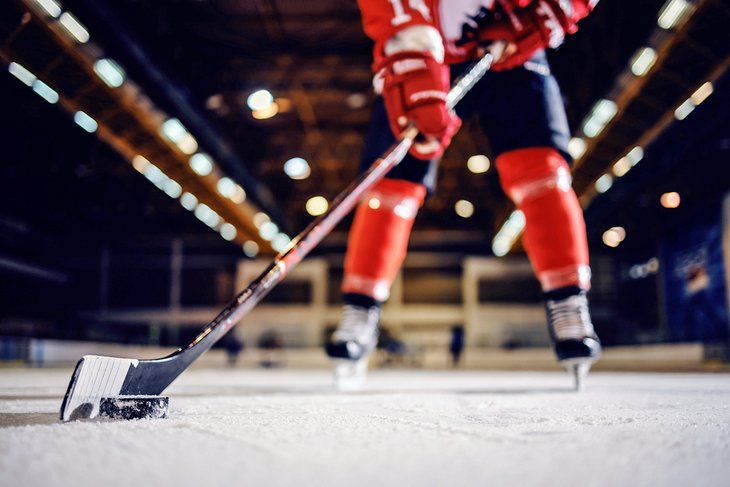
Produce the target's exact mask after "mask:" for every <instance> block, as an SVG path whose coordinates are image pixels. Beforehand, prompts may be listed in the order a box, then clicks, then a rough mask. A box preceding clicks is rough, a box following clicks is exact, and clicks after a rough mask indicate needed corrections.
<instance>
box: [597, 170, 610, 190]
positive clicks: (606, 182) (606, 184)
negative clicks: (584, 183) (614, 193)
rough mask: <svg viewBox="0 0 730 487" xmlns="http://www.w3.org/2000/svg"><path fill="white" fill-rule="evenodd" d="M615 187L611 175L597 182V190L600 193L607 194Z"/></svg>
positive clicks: (606, 175)
mask: <svg viewBox="0 0 730 487" xmlns="http://www.w3.org/2000/svg"><path fill="white" fill-rule="evenodd" d="M611 186H613V176H611V175H610V174H604V175H603V176H601V177H600V178H598V179H597V180H596V183H595V188H596V191H598V192H599V193H605V192H606V191H608V190H609V189H611Z"/></svg>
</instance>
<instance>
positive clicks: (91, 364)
mask: <svg viewBox="0 0 730 487" xmlns="http://www.w3.org/2000/svg"><path fill="white" fill-rule="evenodd" d="M138 363H139V361H138V360H136V359H128V358H113V357H100V356H98V355H86V356H85V357H84V361H83V363H82V364H81V370H80V371H79V375H78V377H77V378H76V384H75V385H74V388H73V391H72V392H71V396H70V397H69V400H68V404H67V405H66V410H65V411H64V417H63V419H64V421H67V420H68V419H69V417H70V415H71V413H72V412H73V411H74V410H75V409H76V408H77V407H79V406H80V405H82V404H85V403H89V404H91V405H92V406H93V410H92V412H91V415H90V416H89V417H90V418H94V417H96V416H97V415H98V414H99V401H100V399H101V398H102V397H115V396H118V395H119V392H120V391H121V390H122V385H123V384H124V379H125V378H126V377H127V373H128V372H129V367H130V366H135V367H136V366H137V364H138Z"/></svg>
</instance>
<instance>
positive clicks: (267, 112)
mask: <svg viewBox="0 0 730 487" xmlns="http://www.w3.org/2000/svg"><path fill="white" fill-rule="evenodd" d="M277 113H279V105H278V104H277V103H276V102H274V103H272V104H271V105H269V106H268V107H266V108H264V109H262V110H254V111H252V112H251V116H252V117H253V118H255V119H256V120H266V119H267V118H271V117H273V116H274V115H276V114H277Z"/></svg>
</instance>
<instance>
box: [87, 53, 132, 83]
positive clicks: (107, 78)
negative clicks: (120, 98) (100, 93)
mask: <svg viewBox="0 0 730 487" xmlns="http://www.w3.org/2000/svg"><path fill="white" fill-rule="evenodd" d="M94 72H95V73H96V74H97V75H98V76H99V78H101V80H102V81H103V82H104V83H106V84H107V86H109V87H110V88H119V87H120V86H122V84H124V76H125V74H124V70H123V69H122V67H121V66H119V65H118V64H117V63H116V62H115V61H114V60H113V59H109V58H103V59H99V60H97V61H96V62H95V63H94Z"/></svg>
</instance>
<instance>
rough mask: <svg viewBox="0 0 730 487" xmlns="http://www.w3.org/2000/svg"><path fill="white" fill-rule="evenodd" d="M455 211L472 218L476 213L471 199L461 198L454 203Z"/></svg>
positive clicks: (464, 216)
mask: <svg viewBox="0 0 730 487" xmlns="http://www.w3.org/2000/svg"><path fill="white" fill-rule="evenodd" d="M454 211H456V214H457V215H459V216H460V217H462V218H471V217H472V215H474V205H473V204H472V203H471V201H467V200H459V201H457V202H456V204H455V205H454Z"/></svg>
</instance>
